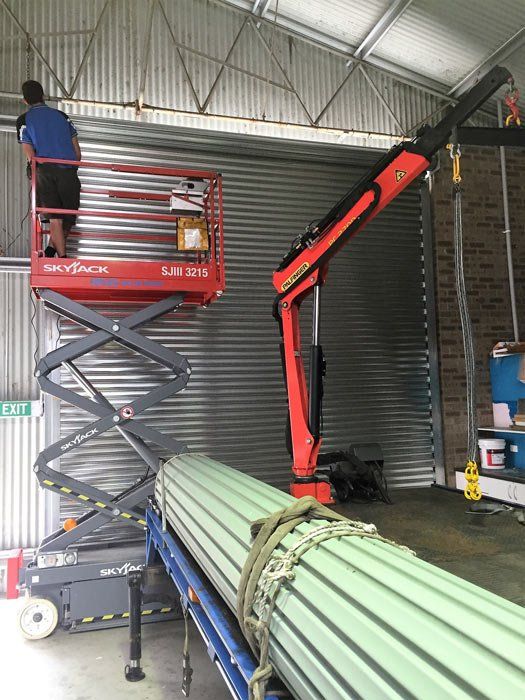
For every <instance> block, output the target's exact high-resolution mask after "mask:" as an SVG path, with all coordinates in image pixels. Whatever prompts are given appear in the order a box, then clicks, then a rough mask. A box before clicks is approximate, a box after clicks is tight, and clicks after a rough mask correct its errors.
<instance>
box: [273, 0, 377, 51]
mask: <svg viewBox="0 0 525 700" xmlns="http://www.w3.org/2000/svg"><path fill="white" fill-rule="evenodd" d="M390 5H391V0H367V1H366V2H359V1H358V2H355V1H353V2H352V0H308V2H304V0H279V14H280V15H281V14H282V15H284V16H286V17H290V18H293V19H294V20H296V21H298V22H302V23H304V24H307V25H308V26H311V27H314V28H315V29H318V30H319V31H320V32H323V34H327V35H329V36H333V37H334V38H337V39H339V40H340V41H343V42H344V43H346V44H348V45H349V47H352V46H353V47H356V48H357V46H358V45H359V44H360V43H361V40H362V39H363V38H364V36H366V34H367V33H368V30H369V29H370V26H371V24H375V22H377V21H378V20H379V19H380V18H381V16H382V15H383V14H384V13H385V12H386V11H387V9H388V7H389V6H390ZM268 10H272V11H274V10H275V0H272V2H271V3H270V5H269V7H268Z"/></svg>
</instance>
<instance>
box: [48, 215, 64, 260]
mask: <svg viewBox="0 0 525 700" xmlns="http://www.w3.org/2000/svg"><path fill="white" fill-rule="evenodd" d="M49 228H50V231H49V235H50V237H51V242H52V243H53V248H54V249H55V250H56V252H57V253H58V256H59V257H60V258H64V257H65V255H66V237H65V235H64V226H63V224H62V219H50V221H49Z"/></svg>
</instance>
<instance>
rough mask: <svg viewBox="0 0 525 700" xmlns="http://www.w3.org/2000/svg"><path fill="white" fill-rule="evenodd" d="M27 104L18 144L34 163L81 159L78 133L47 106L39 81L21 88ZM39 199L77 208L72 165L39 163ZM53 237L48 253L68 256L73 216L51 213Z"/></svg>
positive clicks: (19, 125) (62, 115)
mask: <svg viewBox="0 0 525 700" xmlns="http://www.w3.org/2000/svg"><path fill="white" fill-rule="evenodd" d="M22 94H23V96H24V102H25V103H26V104H27V105H28V106H29V109H28V110H27V112H25V113H24V114H21V115H20V116H19V117H18V119H17V120H16V132H17V136H18V142H19V143H20V144H22V148H23V150H24V154H25V156H26V158H27V160H28V163H29V162H31V158H32V157H33V156H37V157H39V158H57V159H62V160H81V157H82V156H81V152H80V146H79V143H78V138H77V131H76V129H75V127H74V125H73V122H72V121H71V120H70V118H69V117H68V116H67V114H65V113H64V112H60V111H59V110H58V109H53V108H52V107H48V105H46V103H45V102H44V89H43V88H42V85H40V83H38V82H37V81H36V80H27V81H26V82H25V83H24V84H23V85H22ZM37 197H38V200H39V204H40V206H42V207H49V208H50V209H78V208H79V206H80V180H79V179H78V175H77V168H76V167H75V166H73V165H58V164H55V163H40V164H39V165H38V168H37ZM48 218H49V221H50V238H51V243H52V245H49V246H48V247H47V248H46V250H45V254H46V257H49V258H52V257H54V256H55V254H56V255H58V257H59V258H65V257H66V239H67V236H68V234H69V232H70V230H71V228H72V227H73V225H74V224H75V221H76V216H74V215H72V214H49V215H48Z"/></svg>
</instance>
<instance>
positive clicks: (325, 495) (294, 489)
mask: <svg viewBox="0 0 525 700" xmlns="http://www.w3.org/2000/svg"><path fill="white" fill-rule="evenodd" d="M290 493H291V494H292V496H293V497H294V498H302V497H303V496H313V497H314V498H316V499H317V500H318V501H319V503H324V504H325V505H331V504H333V503H335V500H334V499H333V498H332V491H331V484H330V482H328V481H318V480H314V481H306V482H305V481H292V483H291V484H290Z"/></svg>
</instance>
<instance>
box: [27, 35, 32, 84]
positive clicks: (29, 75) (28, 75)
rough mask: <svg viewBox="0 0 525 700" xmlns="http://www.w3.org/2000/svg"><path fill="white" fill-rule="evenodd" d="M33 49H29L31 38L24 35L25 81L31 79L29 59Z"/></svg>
mask: <svg viewBox="0 0 525 700" xmlns="http://www.w3.org/2000/svg"><path fill="white" fill-rule="evenodd" d="M32 53H33V49H32V48H31V37H30V35H29V34H26V80H30V79H31V58H32Z"/></svg>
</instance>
